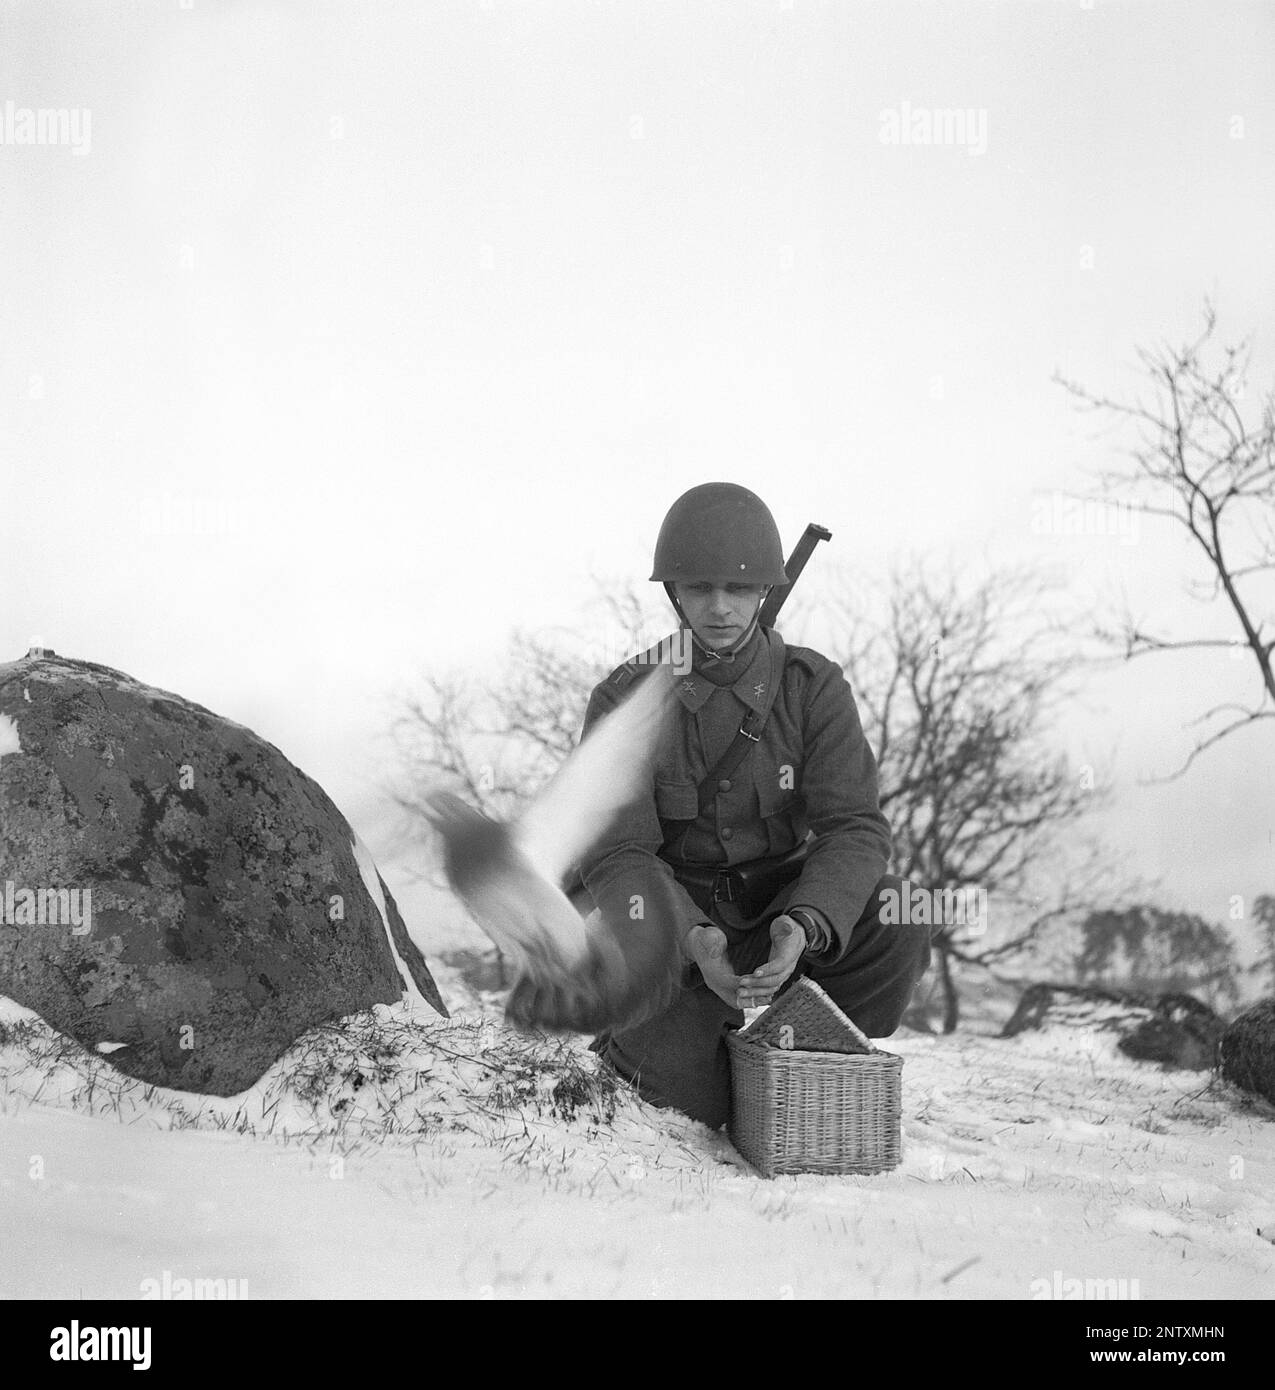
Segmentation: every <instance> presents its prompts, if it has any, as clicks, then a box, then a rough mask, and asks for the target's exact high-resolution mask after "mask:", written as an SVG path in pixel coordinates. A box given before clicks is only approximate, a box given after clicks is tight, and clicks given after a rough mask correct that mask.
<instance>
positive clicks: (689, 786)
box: [655, 780, 699, 824]
mask: <svg viewBox="0 0 1275 1390" xmlns="http://www.w3.org/2000/svg"><path fill="white" fill-rule="evenodd" d="M655 813H656V815H658V816H659V818H660V823H661V824H663V823H664V822H666V821H693V820H696V819H697V818H698V816H699V795H698V791H697V789H696V786H695V783H694V782H672V781H665V780H657V781H656V783H655Z"/></svg>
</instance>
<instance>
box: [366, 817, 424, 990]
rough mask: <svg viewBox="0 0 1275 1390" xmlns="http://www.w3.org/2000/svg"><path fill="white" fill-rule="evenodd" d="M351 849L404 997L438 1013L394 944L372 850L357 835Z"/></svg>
mask: <svg viewBox="0 0 1275 1390" xmlns="http://www.w3.org/2000/svg"><path fill="white" fill-rule="evenodd" d="M351 848H352V849H353V850H354V862H355V863H356V864H357V865H358V866H359V873H360V875H361V876H362V878H363V885H364V887H365V888H366V889H367V891H368V893H369V895H370V896H371V899H372V901H373V902H374V903H375V904H376V910H377V911H378V912H379V913H380V914H381V925H382V926H383V927H384V928H385V940H386V942H387V943H388V944H389V948H390V954H391V955H392V956H393V957H394V965H395V968H396V969H397V970H398V974H399V979H401V980H402V981H403V993H404V996H405V997H406V999H407V1000H408V1001H409V1002H410V1003H411V1004H414V1005H415V1004H420V1005H423V1006H424V1007H425V1008H427V1009H429V1011H430V1012H431V1013H434V1012H436V1010H435V1009H434V1006H433V1005H432V1004H431V1003H430V1002H429V1000H428V999H426V998H425V997H424V995H422V994H421V992H420V990H419V989H417V987H416V981H415V980H414V979H413V978H412V972H411V971H410V970H409V969H408V968H407V963H406V962H405V961H404V960H403V957H402V956H400V955H399V953H398V947H397V946H395V944H394V933H393V932H392V931H391V930H390V914H389V912H388V911H387V910H386V907H385V894H384V893H382V892H381V875H380V871H379V870H378V869H377V867H376V861H375V860H374V859H373V858H372V852H371V850H369V849H368V847H367V846H366V845H365V844H364V843H363V841H362V840H360V839H359V837H358V836H357V835H356V836H355V837H354V840H353V843H352V845H351Z"/></svg>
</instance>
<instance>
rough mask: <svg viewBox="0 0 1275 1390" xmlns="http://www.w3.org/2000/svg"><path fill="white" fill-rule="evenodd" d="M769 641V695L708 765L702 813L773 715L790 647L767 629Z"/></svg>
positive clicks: (701, 795)
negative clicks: (719, 754) (778, 675)
mask: <svg viewBox="0 0 1275 1390" xmlns="http://www.w3.org/2000/svg"><path fill="white" fill-rule="evenodd" d="M764 636H765V637H766V641H767V649H768V651H769V654H770V671H769V675H768V677H767V680H766V698H765V700H764V701H763V702H762V707H761V709H760V710H755V709H749V710H748V711H747V712H746V713H745V715H744V718H743V722H742V723H741V724H740V726H739V731H738V732H737V733H736V735H735V737H734V738H733V739H731V741H730V743H728V744H727V745H726V751H725V752H724V753H723V754H722V756H721V757H720V758H718V760H717V761H716V762H715V763H714V764H713V766H712V767H711V768H709V770H708V772H707V773H705V775H704V780H703V781H702V782H701V783H700V784H699V789H698V791H697V793H696V795H697V799H698V802H699V814H700V815H701V816H705V815H707V814H708V812H709V811H710V810H712V807H713V798H714V797H715V796H716V795H717V784H718V782H720V781H721V780H722V779H723V778H724V777H730V776H731V775H732V774H733V773H734V771H735V769H736V768H737V767H738V766H739V765H740V763H742V762H743V761H744V759H745V758H746V757H747V756H748V750H749V749H750V748H751V747H752V746H753V745H754V744H755V743H759V742H760V741H761V731H762V729H763V728H765V725H766V720H767V719H768V718H769V717H770V710H771V706H773V705H774V703H775V696H776V694H777V693H778V689H779V681H778V679H777V678H776V676H777V673H782V672H783V669H784V663H785V660H786V658H787V651H786V649H785V647H784V639H783V638H782V637H780V636H779V634H778V633H777V632H773V631H770V630H767V631H766V632H765V633H764Z"/></svg>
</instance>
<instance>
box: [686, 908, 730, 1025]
mask: <svg viewBox="0 0 1275 1390" xmlns="http://www.w3.org/2000/svg"><path fill="white" fill-rule="evenodd" d="M686 948H687V950H688V951H689V953H690V957H691V959H692V960H693V961H694V962H695V964H696V965H698V966H699V973H700V974H701V975H702V976H703V977H704V983H705V984H706V985H707V986H708V987H709V989H711V990H712V991H713V993H714V994H715V995H717V997H718V998H719V999H721V1000H722V1001H724V1002H725V1003H727V1004H729V1005H730V1006H731V1008H732V1009H738V1008H739V1007H740V1003H739V985H740V979H739V976H738V975H736V974H735V972H734V970H732V969H731V965H730V961H728V960H727V959H726V933H725V932H723V931H722V930H721V928H720V927H714V926H709V925H707V924H703V923H702V924H701V925H700V926H698V927H692V928H691V930H690V933H689V934H688V936H687V938H686Z"/></svg>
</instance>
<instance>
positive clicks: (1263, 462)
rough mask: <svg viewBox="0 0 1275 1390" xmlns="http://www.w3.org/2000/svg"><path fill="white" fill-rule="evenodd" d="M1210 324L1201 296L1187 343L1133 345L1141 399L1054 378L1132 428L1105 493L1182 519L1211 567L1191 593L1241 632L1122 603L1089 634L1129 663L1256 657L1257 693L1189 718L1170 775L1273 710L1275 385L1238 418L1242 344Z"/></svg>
mask: <svg viewBox="0 0 1275 1390" xmlns="http://www.w3.org/2000/svg"><path fill="white" fill-rule="evenodd" d="M1216 327H1217V315H1216V313H1215V310H1214V308H1213V305H1212V304H1211V303H1208V302H1206V304H1205V308H1204V328H1203V331H1202V332H1201V333H1200V334H1199V335H1198V336H1197V337H1196V338H1195V339H1194V340H1193V341H1190V342H1187V343H1185V344H1183V345H1181V346H1178V347H1172V346H1169V345H1167V344H1166V345H1162V346H1159V347H1156V348H1139V349H1138V360H1139V362H1140V363H1141V366H1142V368H1143V371H1144V373H1145V376H1146V378H1147V380H1148V382H1149V386H1150V395H1149V396H1142V395H1140V396H1138V397H1137V398H1135V399H1133V400H1131V401H1121V400H1116V399H1113V398H1112V397H1110V396H1106V395H1100V394H1098V393H1096V392H1093V391H1091V390H1089V389H1088V388H1086V387H1084V386H1081V385H1079V384H1077V383H1076V382H1074V381H1070V380H1068V379H1066V378H1065V377H1062V376H1060V375H1059V376H1055V380H1056V381H1058V382H1059V384H1060V385H1062V386H1063V387H1064V388H1065V389H1066V390H1067V391H1069V392H1070V393H1071V395H1072V396H1074V397H1075V398H1076V399H1077V400H1078V401H1080V402H1081V403H1082V404H1083V405H1084V406H1085V407H1086V408H1088V409H1090V410H1093V411H1097V412H1099V413H1100V414H1102V415H1105V416H1107V417H1109V419H1110V420H1111V421H1112V422H1113V423H1114V424H1116V425H1117V426H1121V427H1125V428H1127V429H1129V430H1131V431H1132V432H1133V433H1134V434H1135V435H1136V442H1135V443H1134V444H1133V445H1132V446H1131V447H1130V448H1129V456H1130V458H1131V460H1132V468H1129V467H1128V466H1126V467H1125V468H1123V469H1119V470H1115V469H1107V470H1103V471H1100V472H1099V474H1098V478H1099V483H1100V487H1101V490H1102V493H1103V495H1104V497H1107V498H1112V497H1115V498H1123V499H1125V502H1124V505H1128V506H1129V507H1131V508H1132V509H1133V510H1135V511H1139V512H1143V513H1146V514H1148V515H1151V516H1162V517H1167V518H1169V519H1170V520H1172V521H1173V522H1175V523H1176V524H1178V525H1179V526H1181V527H1183V528H1184V529H1185V531H1186V532H1187V534H1188V535H1189V536H1190V538H1191V543H1192V545H1193V547H1194V550H1195V553H1196V554H1197V555H1199V556H1202V557H1203V559H1204V560H1205V562H1206V564H1207V568H1208V580H1207V583H1206V584H1205V586H1204V587H1203V589H1202V590H1199V591H1198V592H1197V593H1196V597H1197V598H1199V599H1200V600H1201V601H1203V602H1206V603H1209V604H1212V603H1215V602H1217V600H1218V599H1219V598H1222V599H1224V601H1225V603H1226V605H1227V606H1228V607H1229V609H1230V611H1231V614H1232V615H1233V617H1234V620H1235V623H1236V624H1237V626H1238V628H1239V631H1240V634H1241V635H1240V637H1239V638H1238V639H1230V640H1228V639H1225V638H1212V637H1180V636H1170V635H1165V634H1162V633H1157V632H1152V631H1150V630H1148V629H1147V628H1146V627H1145V626H1144V625H1143V623H1141V622H1140V621H1138V620H1137V619H1135V618H1134V617H1133V615H1132V614H1131V613H1128V612H1126V613H1124V614H1123V615H1122V617H1121V618H1120V619H1119V620H1118V622H1117V624H1116V625H1115V627H1114V628H1111V627H1103V628H1100V629H1099V632H1098V634H1097V635H1098V636H1099V637H1100V638H1101V639H1102V640H1104V641H1105V642H1107V643H1109V644H1110V645H1111V646H1113V647H1114V648H1115V649H1117V650H1119V651H1121V652H1122V654H1123V656H1124V658H1125V659H1126V660H1130V659H1132V658H1133V657H1135V656H1143V655H1145V654H1147V653H1149V652H1165V651H1182V650H1185V649H1187V648H1196V647H1225V648H1231V649H1234V648H1235V647H1236V645H1237V642H1238V643H1239V644H1241V645H1242V647H1243V649H1244V650H1245V651H1247V653H1248V654H1249V655H1251V657H1252V660H1253V665H1254V670H1255V674H1256V675H1257V677H1258V681H1259V688H1258V691H1257V692H1256V693H1255V698H1254V699H1253V700H1252V701H1250V702H1249V703H1248V704H1236V703H1233V702H1230V703H1223V704H1218V705H1214V706H1213V707H1212V708H1210V709H1208V710H1207V711H1206V712H1205V713H1204V714H1203V715H1201V716H1200V717H1199V719H1197V720H1196V721H1194V722H1195V724H1196V725H1198V726H1201V729H1200V733H1199V735H1198V736H1197V739H1196V742H1195V746H1194V747H1193V749H1192V750H1191V753H1190V755H1189V756H1188V757H1187V759H1186V761H1185V762H1184V763H1183V765H1182V766H1181V767H1180V768H1179V769H1178V770H1177V772H1176V773H1175V774H1173V775H1174V776H1180V775H1181V774H1182V773H1183V772H1185V771H1186V769H1187V768H1188V767H1190V765H1191V763H1192V762H1193V761H1194V760H1195V758H1196V757H1198V756H1199V754H1201V753H1203V752H1204V751H1205V749H1207V748H1210V747H1212V745H1213V744H1215V743H1217V742H1219V741H1220V740H1221V739H1223V738H1226V737H1227V736H1228V735H1230V734H1233V733H1235V732H1236V731H1237V730H1238V729H1242V728H1244V727H1246V726H1247V725H1249V724H1255V723H1258V722H1260V721H1262V720H1266V719H1273V718H1275V670H1273V669H1272V653H1273V652H1275V635H1268V632H1267V628H1266V623H1265V620H1264V617H1263V613H1262V608H1263V606H1265V607H1266V608H1267V610H1268V611H1269V607H1270V604H1271V599H1272V591H1271V588H1270V587H1269V577H1270V575H1271V574H1272V572H1275V389H1272V390H1269V391H1267V392H1266V394H1265V395H1264V396H1263V397H1262V399H1261V400H1260V401H1259V402H1258V403H1257V406H1256V407H1255V408H1254V409H1253V410H1251V411H1249V412H1248V418H1246V416H1245V412H1244V410H1243V409H1242V407H1243V406H1244V403H1245V400H1246V394H1247V393H1246V385H1247V377H1248V370H1249V364H1250V360H1251V343H1250V342H1248V341H1245V342H1241V343H1239V344H1237V345H1234V346H1219V344H1218V343H1217V342H1216V341H1215V338H1214V334H1215V330H1216ZM1263 583H1265V584H1266V585H1267V587H1260V586H1261V585H1262V584H1263ZM1218 721H1220V723H1219V722H1218Z"/></svg>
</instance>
